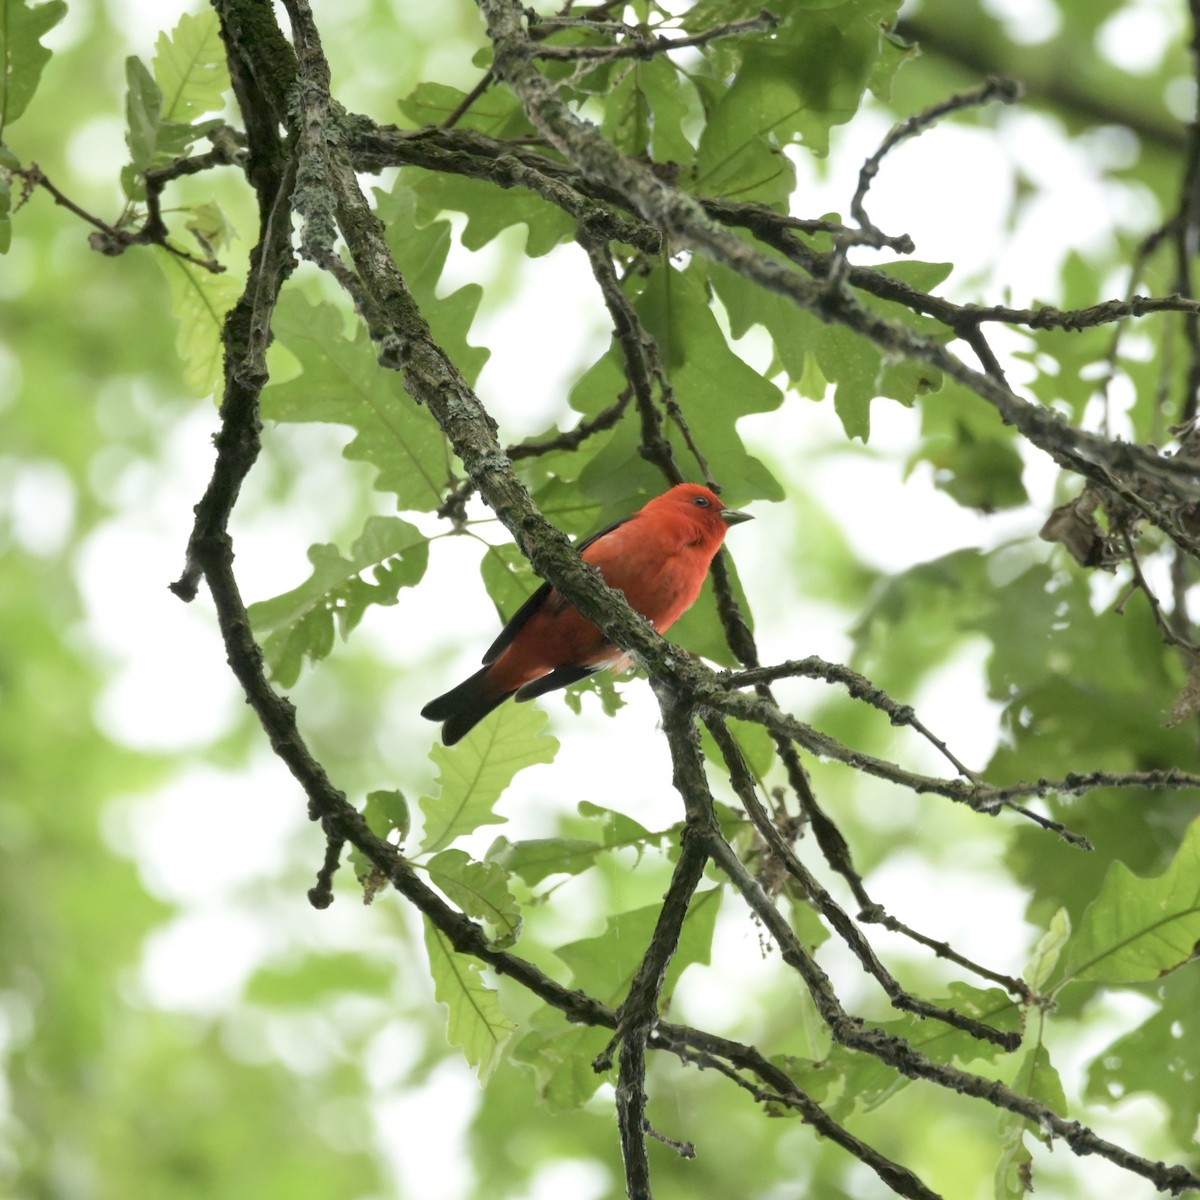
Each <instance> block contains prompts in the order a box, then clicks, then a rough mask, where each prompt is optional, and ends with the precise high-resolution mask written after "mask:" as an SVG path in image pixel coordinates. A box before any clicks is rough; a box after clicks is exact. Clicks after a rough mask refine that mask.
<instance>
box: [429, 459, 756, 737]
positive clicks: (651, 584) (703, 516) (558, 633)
mask: <svg viewBox="0 0 1200 1200" xmlns="http://www.w3.org/2000/svg"><path fill="white" fill-rule="evenodd" d="M752 519H753V518H752V517H751V516H750V514H749V513H744V512H738V511H737V509H732V508H725V507H724V506H723V505H722V504H721V501H720V500H719V499H718V498H717V496H716V494H715V493H714V492H710V491H709V490H708V488H706V487H701V486H700V485H699V484H697V483H680V484H677V485H676V486H675V487H673V488H672V489H671V490H670V491H669V492H666V493H664V494H663V495H661V496H656V497H655V498H654V499H653V500H651V501H650V503H649V504H647V505H646V506H645V507H644V508H642V509H640V510H639V511H638V512H635V513H633V515H632V516H628V517H625V518H624V519H623V520H621V521H618V522H617V523H616V524H615V525H610V526H608V528H607V529H602V530H601V531H600V532H599V533H597V534H593V536H592V537H590V538H588V539H587V541H585V542H583V543H582V544H581V545H580V546H579V550H580V553H581V554H582V555H583V561H584V562H588V563H591V564H592V565H593V566H594V567H596V568H598V569H599V571H600V574H601V575H603V576H604V581H605V582H606V583H607V584H608V585H609V587H613V588H617V589H618V590H620V591H622V592H624V593H625V599H626V600H628V601H629V603H630V605H631V606H632V607H633V608H635V609H636V610H637V611H638V612H640V613H641V614H642V616H644V617H646V618H648V620H649V621H650V623H651V624H652V625H653V626H654V628H655V629H657V630H658V632H659V633H666V631H667V630H668V629H669V628H670V627H671V626H672V625H674V624H675V622H676V621H678V620H679V618H680V617H681V616H683V614H684V613H685V612H687V610H688V609H689V608H691V606H692V605H693V604H694V603H695V602H696V597H697V596H699V595H700V588H701V586H702V585H703V583H704V577H705V576H706V575H707V574H708V568H709V565H710V564H711V563H712V560H713V558H714V556H715V555H716V553H717V551H718V550H719V549H720V548H721V543H722V542H723V541H724V540H725V534H726V533H727V532H728V530H729V527H730V525H737V524H738V523H739V522H741V521H749V520H752ZM624 660H625V654H624V652H623V651H621V650H620V649H619V648H618V647H616V646H614V645H613V644H612V643H611V642H610V641H608V639H607V638H605V636H604V634H603V633H601V632H600V630H599V628H597V626H595V625H593V624H592V622H591V621H589V620H588V619H587V618H586V617H585V616H583V614H582V613H580V611H579V610H578V609H577V608H576V607H575V606H574V605H573V604H572V603H571V602H570V601H569V600H568V599H567V598H566V597H565V596H564V595H563V594H562V593H561V592H560V591H559V590H558V589H557V588H555V587H552V586H551V585H550V584H548V583H543V584H542V586H541V587H540V588H538V590H537V591H536V592H534V593H533V595H532V596H530V597H529V599H528V600H526V601H525V603H524V604H523V605H522V606H521V607H520V609H519V610H518V611H517V613H516V615H515V616H514V617H513V619H512V620H511V621H509V623H508V624H507V625H505V627H504V629H503V631H502V632H501V634H500V636H499V637H498V638H497V639H496V640H495V641H494V642H493V643H492V645H491V648H490V649H489V650H488V652H487V653H486V654H485V655H484V656H483V662H484V666H483V669H482V670H480V671H476V672H475V674H474V675H472V676H471V677H470V678H469V679H465V680H463V682H462V683H460V684H459V685H458V687H456V688H451V690H450V691H448V692H446V693H445V695H442V696H439V697H438V698H437V699H436V700H431V701H430V702H429V703H428V704H427V705H425V707H424V708H423V709H421V716H423V717H427V718H428V719H429V720H431V721H442V722H444V724H443V725H442V741H443V742H445V744H446V745H447V746H453V745H454V743H455V742H457V741H458V740H459V739H460V738H461V737H463V736H464V735H465V734H467V733H468V732H469V731H470V730H471V729H473V728H474V727H475V726H476V725H477V724H478V723H479V722H480V721H482V720H483V718H484V717H486V716H487V715H488V713H490V712H491V711H492V709H493V708H495V707H496V706H497V705H498V704H502V703H503V702H504V701H505V700H507V699H508V698H509V696H515V697H516V698H517V699H518V700H532V699H533V698H534V696H540V695H542V694H543V693H544V692H552V691H553V690H554V689H555V688H560V687H566V686H567V685H568V684H570V683H575V682H576V681H577V680H579V679H584V678H586V677H587V676H588V675H591V674H592V673H593V672H595V671H599V670H602V669H603V668H604V667H614V666H618V665H624Z"/></svg>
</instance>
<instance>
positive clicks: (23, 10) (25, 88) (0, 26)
mask: <svg viewBox="0 0 1200 1200" xmlns="http://www.w3.org/2000/svg"><path fill="white" fill-rule="evenodd" d="M66 15H67V6H66V3H65V0H48V2H47V3H45V4H35V5H32V6H30V5H28V4H26V3H25V0H0V134H2V133H3V132H4V130H5V129H7V127H8V126H9V125H11V124H12V123H13V122H14V121H15V120H16V119H17V118H18V117H19V116H20V115H21V114H22V113H23V112H24V111H25V110H26V108H28V107H29V102H30V100H32V99H33V94H34V92H36V91H37V86H38V82H39V80H40V79H41V77H42V70H43V69H44V67H45V66H46V64H47V63H48V62H49V61H50V51H49V50H47V49H46V47H45V46H43V45H42V42H41V39H42V37H43V36H44V35H45V34H47V33H49V32H50V30H51V29H53V28H54V26H55V25H57V24H58V23H59V21H61V20H62V19H63V17H65V16H66Z"/></svg>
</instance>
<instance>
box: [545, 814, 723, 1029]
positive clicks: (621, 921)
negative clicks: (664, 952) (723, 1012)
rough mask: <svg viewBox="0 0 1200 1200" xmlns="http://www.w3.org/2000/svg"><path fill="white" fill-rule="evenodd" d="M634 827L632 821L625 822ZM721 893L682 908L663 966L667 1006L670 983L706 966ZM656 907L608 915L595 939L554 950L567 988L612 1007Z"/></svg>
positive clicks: (650, 930)
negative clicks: (671, 952)
mask: <svg viewBox="0 0 1200 1200" xmlns="http://www.w3.org/2000/svg"><path fill="white" fill-rule="evenodd" d="M631 824H634V825H636V824H637V822H631ZM722 892H723V889H722V888H719V887H714V888H707V889H705V890H704V891H699V892H697V893H696V895H695V897H694V898H693V900H692V903H691V905H690V907H689V908H688V915H687V919H686V920H685V921H684V923H683V932H682V935H681V936H680V939H679V948H678V949H677V950H676V952H675V956H674V957H673V958H672V959H671V965H670V966H669V967H668V968H667V975H666V982H665V983H664V984H663V992H662V997H663V1002H664V1003H666V1002H669V1000H670V997H671V993H672V992H673V991H674V989H675V984H676V983H677V982H678V980H679V976H680V975H681V974H682V973H683V971H684V969H685V968H687V967H689V966H691V965H692V963H707V962H708V961H709V955H710V952H711V949H712V935H713V929H714V927H715V924H716V919H717V911H718V909H719V908H720V904H721V896H722ZM661 911H662V908H661V905H659V904H649V905H647V906H646V907H644V908H637V909H634V910H633V911H631V912H624V913H618V914H616V915H615V916H610V917H609V918H608V920H607V922H606V923H605V928H604V932H603V933H602V934H600V935H599V936H598V937H590V938H582V939H580V940H579V941H576V942H568V943H567V944H566V945H564V946H559V948H558V949H557V950H556V951H555V952H554V953H555V954H556V955H557V956H558V957H559V958H560V959H562V961H563V962H564V963H566V965H567V966H568V967H569V968H570V970H571V984H572V986H573V987H577V988H582V989H583V990H584V991H585V992H587V993H588V994H589V995H592V996H595V997H597V998H598V999H600V1000H603V1001H604V1003H605V1004H612V1005H617V1004H619V1003H620V1002H621V1001H622V1000H623V999H624V998H625V996H626V994H627V993H628V991H629V985H630V984H631V983H632V982H633V977H634V975H635V973H636V972H637V969H638V966H639V965H640V964H641V961H642V958H643V956H644V955H645V953H646V949H647V947H648V946H649V944H650V939H651V937H652V936H653V934H654V929H655V926H656V925H657V924H658V918H659V916H660V914H661Z"/></svg>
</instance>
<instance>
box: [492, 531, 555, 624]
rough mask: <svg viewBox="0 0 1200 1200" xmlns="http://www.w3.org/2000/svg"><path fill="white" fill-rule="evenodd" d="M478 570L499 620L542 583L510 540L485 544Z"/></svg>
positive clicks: (507, 616) (506, 618)
mask: <svg viewBox="0 0 1200 1200" xmlns="http://www.w3.org/2000/svg"><path fill="white" fill-rule="evenodd" d="M479 573H480V575H482V576H483V584H484V587H486V588H487V593H488V595H489V596H490V597H491V598H492V603H493V604H494V605H495V606H496V612H497V613H498V614H499V616H500V620H501V621H508V620H509V619H510V618H511V617H512V616H513V614H514V613H516V611H517V609H519V608H520V607H521V605H522V604H524V603H525V601H526V600H528V599H529V597H530V596H532V595H533V593H534V592H536V591H537V589H538V588H539V587H541V586H542V581H541V580H540V579H539V578H538V577H537V576H536V575H535V574H534V573H533V568H532V567H531V566H530V565H529V560H528V559H527V558H526V557H525V555H523V554H522V553H521V551H520V550H519V549H518V548H517V547H516V546H514V545H513V544H512V543H511V542H509V543H506V544H504V545H502V546H488V548H487V549H486V550H485V551H484V555H483V558H482V559H481V560H480V563H479Z"/></svg>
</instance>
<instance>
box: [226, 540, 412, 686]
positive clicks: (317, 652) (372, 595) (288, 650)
mask: <svg viewBox="0 0 1200 1200" xmlns="http://www.w3.org/2000/svg"><path fill="white" fill-rule="evenodd" d="M308 560H309V562H311V563H312V566H313V570H312V574H311V575H310V576H309V577H308V578H307V579H306V580H305V581H304V582H303V583H302V584H300V586H299V587H295V588H293V589H292V590H291V591H290V592H284V593H283V595H281V596H276V597H274V599H271V600H262V601H259V603H257V604H252V605H251V606H250V610H249V611H250V622H251V624H252V625H253V626H254V629H255V631H256V632H257V633H258V634H259V635H260V636H261V635H266V640H265V641H264V642H263V652H264V654H265V656H266V660H267V664H268V665H269V666H270V668H271V677H272V678H273V679H275V680H276V681H277V682H279V683H280V684H282V685H283V686H284V687H291V686H292V685H293V684H294V683H295V682H296V680H297V679H298V678H299V677H300V669H301V666H302V665H303V661H304V659H305V658H307V659H308V660H309V661H310V662H318V661H320V659H322V658H324V657H325V656H326V655H327V654H328V653H329V651H330V650H331V649H332V648H333V635H334V621H335V620H336V622H337V629H338V632H339V633H340V634H341V636H342V637H343V638H346V637H348V636H349V634H350V633H351V631H352V630H353V629H354V628H355V626H357V625H358V623H359V622H360V621H361V620H362V618H363V614H364V613H365V612H366V610H367V607H368V605H371V604H378V605H382V606H385V607H386V606H388V605H392V604H395V603H396V601H397V598H398V596H399V592H400V589H401V588H404V587H413V586H414V585H415V584H418V583H420V581H421V579H422V577H423V576H424V574H425V568H426V566H427V564H428V562H429V541H428V539H427V538H426V537H425V535H424V534H423V533H422V532H421V531H420V530H419V529H417V528H416V527H415V526H414V525H410V524H409V523H408V522H407V521H402V520H400V518H399V517H379V516H375V517H368V518H367V523H366V525H365V526H364V527H363V532H362V533H361V534H360V535H359V537H358V538H357V539H356V540H355V542H354V545H353V546H352V547H351V548H350V557H349V558H343V557H342V555H341V553H340V552H339V551H338V548H337V547H336V546H333V545H317V546H312V547H310V548H309V551H308ZM367 572H370V576H371V578H370V579H369V580H368V579H366V578H364V575H366V573H367Z"/></svg>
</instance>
